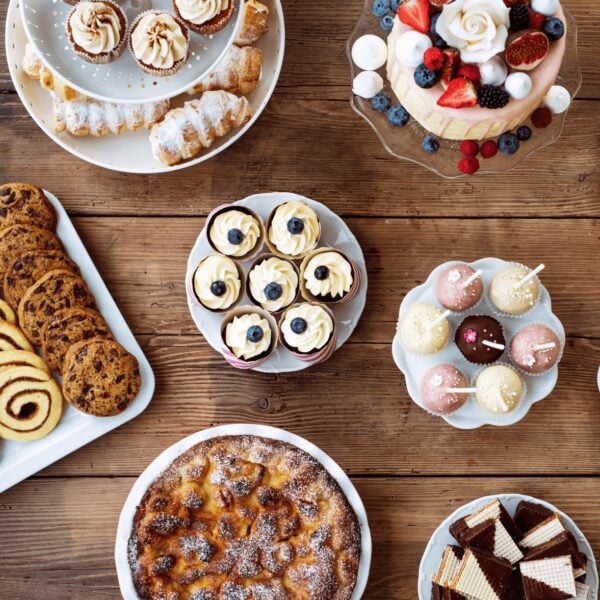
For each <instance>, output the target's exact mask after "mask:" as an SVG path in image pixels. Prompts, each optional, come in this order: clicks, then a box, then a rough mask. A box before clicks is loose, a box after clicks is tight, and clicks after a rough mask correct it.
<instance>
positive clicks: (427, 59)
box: [423, 48, 446, 71]
mask: <svg viewBox="0 0 600 600" xmlns="http://www.w3.org/2000/svg"><path fill="white" fill-rule="evenodd" d="M445 58H446V57H445V56H444V53H443V52H442V51H441V50H440V49H439V48H428V49H427V50H426V51H425V54H424V56H423V63H424V64H425V66H426V67H427V68H428V69H429V70H430V71H439V70H441V69H442V68H443V67H444V61H445Z"/></svg>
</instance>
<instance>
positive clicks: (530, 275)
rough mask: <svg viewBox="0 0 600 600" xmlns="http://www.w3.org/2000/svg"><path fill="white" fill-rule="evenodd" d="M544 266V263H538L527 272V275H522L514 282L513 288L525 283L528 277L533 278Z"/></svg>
mask: <svg viewBox="0 0 600 600" xmlns="http://www.w3.org/2000/svg"><path fill="white" fill-rule="evenodd" d="M545 268H546V265H545V264H541V265H538V266H537V267H536V268H535V269H533V270H532V271H530V272H529V273H527V275H525V277H523V279H521V280H520V281H517V283H516V284H515V289H518V288H520V287H521V286H522V285H524V284H526V283H527V282H528V281H529V280H530V279H533V278H534V277H535V276H536V275H537V274H538V273H540V272H541V271H543V270H544V269H545Z"/></svg>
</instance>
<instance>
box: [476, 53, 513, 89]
mask: <svg viewBox="0 0 600 600" xmlns="http://www.w3.org/2000/svg"><path fill="white" fill-rule="evenodd" d="M479 74H480V76H481V83H483V84H484V85H502V84H503V83H504V81H505V80H506V76H507V75H508V67H507V66H506V63H505V62H504V61H503V60H502V59H501V58H500V57H499V56H494V57H493V58H490V60H488V61H487V62H484V63H482V64H481V65H479Z"/></svg>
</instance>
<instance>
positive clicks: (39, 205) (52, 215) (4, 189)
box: [0, 183, 56, 230]
mask: <svg viewBox="0 0 600 600" xmlns="http://www.w3.org/2000/svg"><path fill="white" fill-rule="evenodd" d="M19 224H23V225H36V226H37V227H42V228H44V229H54V228H55V227H56V211H55V210H54V207H53V206H52V204H50V201H49V200H48V198H46V195H45V194H44V191H43V190H42V189H41V188H39V187H37V186H36V185H32V184H30V183H5V184H4V185H3V186H1V187H0V230H1V229H7V228H8V227H11V226H12V225H19Z"/></svg>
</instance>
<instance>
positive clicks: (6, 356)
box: [0, 350, 51, 375]
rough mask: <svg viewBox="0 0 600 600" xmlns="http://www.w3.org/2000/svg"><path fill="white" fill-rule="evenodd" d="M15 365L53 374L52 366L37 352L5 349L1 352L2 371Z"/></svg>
mask: <svg viewBox="0 0 600 600" xmlns="http://www.w3.org/2000/svg"><path fill="white" fill-rule="evenodd" d="M13 367H33V368H34V369H38V370H39V371H44V373H47V374H48V375H51V371H50V367H49V366H48V365H47V364H46V362H45V361H44V359H43V358H42V357H41V356H38V355H37V354H36V353H35V352H29V351H28V350H3V351H2V352H0V371H5V370H6V369H12V368H13Z"/></svg>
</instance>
